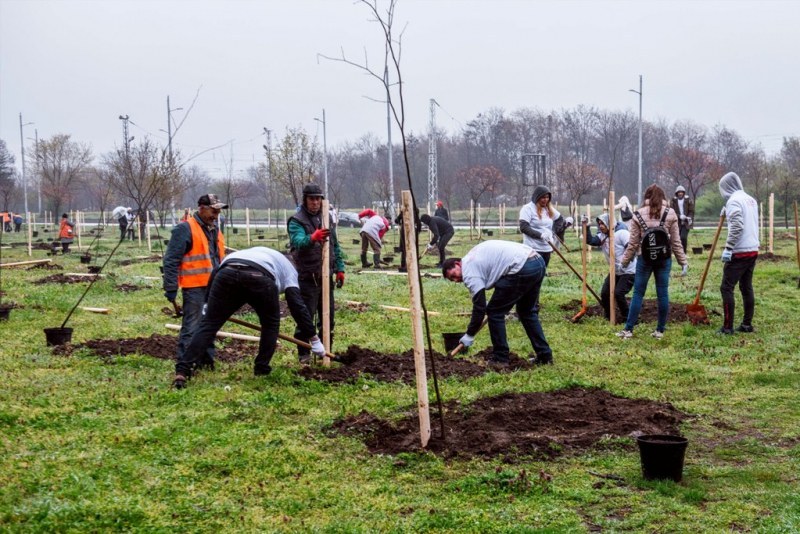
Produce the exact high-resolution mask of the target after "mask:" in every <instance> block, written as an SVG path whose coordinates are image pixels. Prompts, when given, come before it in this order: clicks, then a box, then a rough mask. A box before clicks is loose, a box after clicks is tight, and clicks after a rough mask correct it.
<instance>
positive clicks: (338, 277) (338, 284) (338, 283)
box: [336, 271, 344, 289]
mask: <svg viewBox="0 0 800 534" xmlns="http://www.w3.org/2000/svg"><path fill="white" fill-rule="evenodd" d="M343 285H344V272H341V271H340V272H338V273H336V287H338V288H339V289H341V287H342V286H343Z"/></svg>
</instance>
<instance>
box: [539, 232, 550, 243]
mask: <svg viewBox="0 0 800 534" xmlns="http://www.w3.org/2000/svg"><path fill="white" fill-rule="evenodd" d="M539 234H540V236H541V239H542V240H543V241H544V242H545V243H552V242H553V232H551V231H550V230H539Z"/></svg>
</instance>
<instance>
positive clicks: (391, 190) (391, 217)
mask: <svg viewBox="0 0 800 534" xmlns="http://www.w3.org/2000/svg"><path fill="white" fill-rule="evenodd" d="M383 83H384V84H385V85H386V127H387V131H388V138H389V142H388V146H387V148H388V149H389V220H390V221H392V222H394V167H393V156H392V99H391V94H390V93H389V66H388V65H386V66H385V67H384V68H383Z"/></svg>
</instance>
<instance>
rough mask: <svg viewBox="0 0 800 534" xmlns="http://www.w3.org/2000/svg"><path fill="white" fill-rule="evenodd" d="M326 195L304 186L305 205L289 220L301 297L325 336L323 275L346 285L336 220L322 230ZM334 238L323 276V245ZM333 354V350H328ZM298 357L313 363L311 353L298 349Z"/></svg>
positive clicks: (314, 185)
mask: <svg viewBox="0 0 800 534" xmlns="http://www.w3.org/2000/svg"><path fill="white" fill-rule="evenodd" d="M324 198H325V196H324V195H323V193H322V189H320V187H319V185H317V184H313V183H309V184H306V186H305V187H303V204H302V205H301V206H300V209H299V210H298V211H297V213H295V214H294V215H292V216H291V217H290V218H289V221H288V223H287V229H288V232H289V244H290V245H291V252H292V259H293V260H294V264H295V267H296V268H297V273H298V280H299V282H300V294H301V295H302V297H303V302H304V303H305V305H306V308H308V311H309V313H311V318H312V320H313V321H314V323H315V324H316V326H317V330H318V331H319V336H320V337H322V276H323V275H324V276H331V277H332V276H333V275H334V273H335V274H336V282H335V283H336V287H342V285H343V284H344V259H343V257H342V249H341V247H339V239H338V238H337V237H336V230H335V229H333V220H332V219H330V220H329V221H328V228H323V227H322V201H323V200H324ZM328 239H330V240H331V246H330V247H329V249H330V255H331V258H330V265H331V271H330V272H329V273H324V274H323V273H322V244H323V243H324V242H325V241H326V240H328ZM333 283H334V281H333V279H331V284H330V288H331V298H330V302H331V306H330V318H331V321H330V322H331V324H330V328H331V345H333V326H334V320H333ZM299 334H300V332H295V335H296V336H297V335H299ZM327 349H328V351H332V349H331V347H327ZM297 354H298V357H299V359H300V363H302V364H308V363H310V362H311V352H310V351H309V350H308V349H304V348H302V347H298V349H297Z"/></svg>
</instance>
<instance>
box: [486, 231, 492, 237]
mask: <svg viewBox="0 0 800 534" xmlns="http://www.w3.org/2000/svg"><path fill="white" fill-rule="evenodd" d="M486 235H488V236H489V237H492V236H493V235H494V230H487V231H486Z"/></svg>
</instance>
